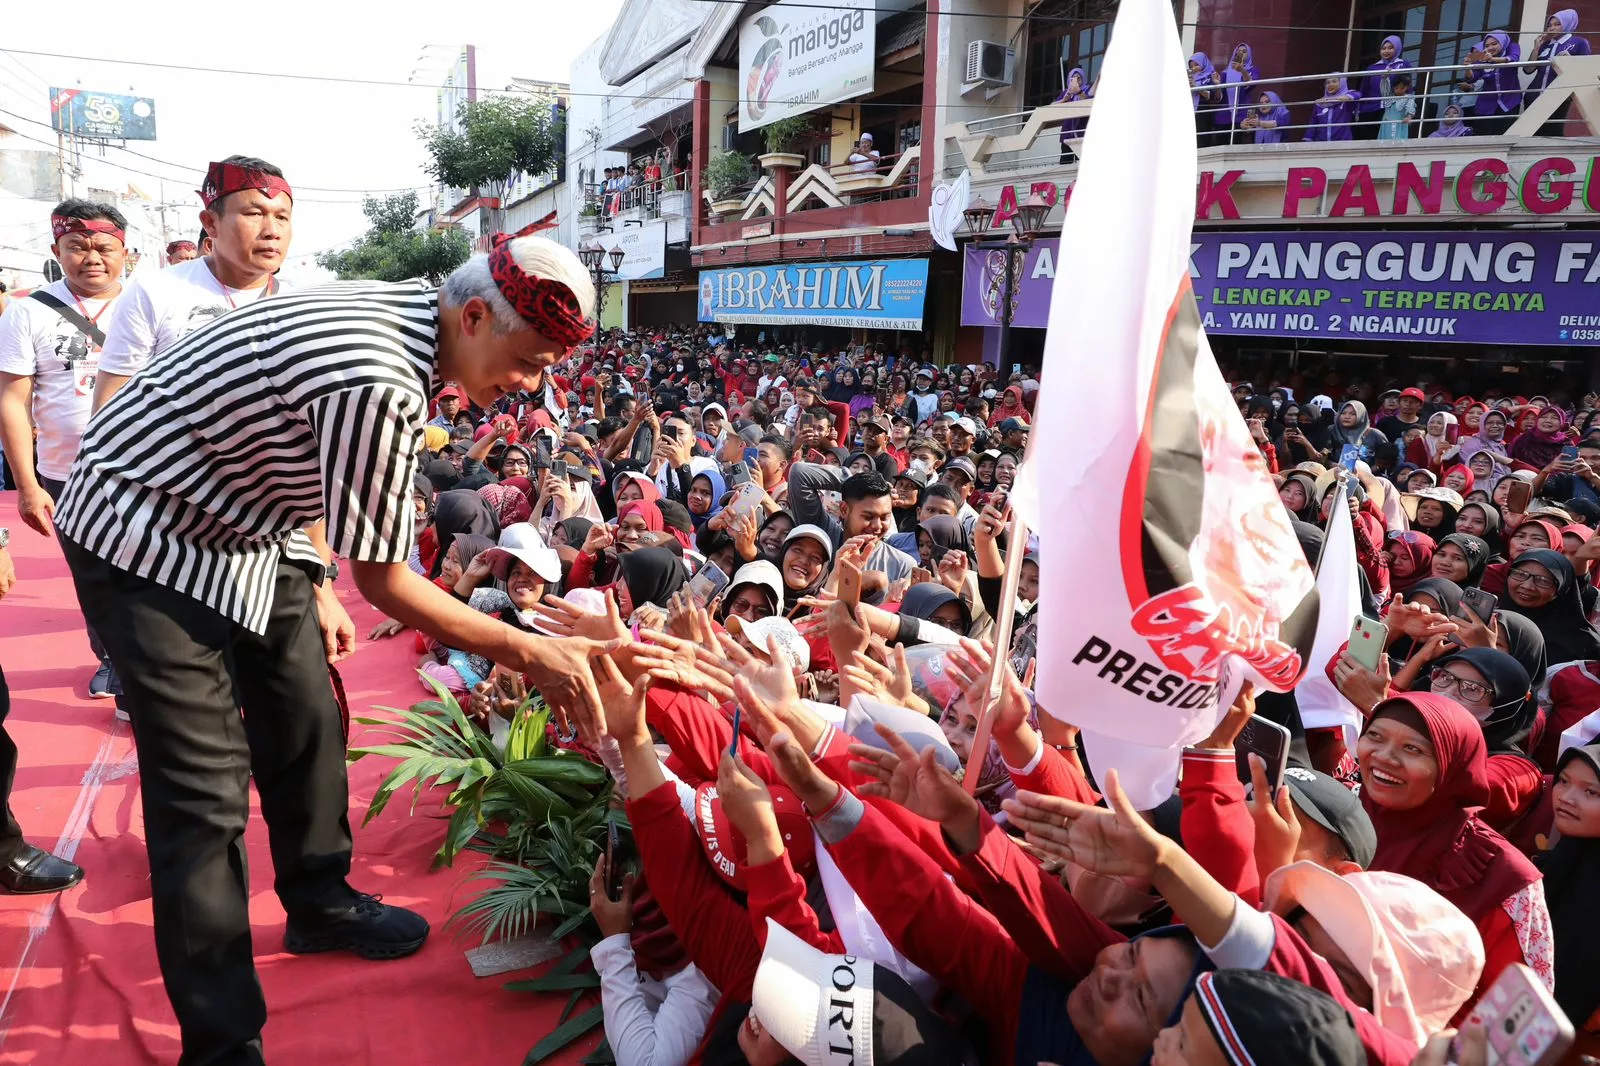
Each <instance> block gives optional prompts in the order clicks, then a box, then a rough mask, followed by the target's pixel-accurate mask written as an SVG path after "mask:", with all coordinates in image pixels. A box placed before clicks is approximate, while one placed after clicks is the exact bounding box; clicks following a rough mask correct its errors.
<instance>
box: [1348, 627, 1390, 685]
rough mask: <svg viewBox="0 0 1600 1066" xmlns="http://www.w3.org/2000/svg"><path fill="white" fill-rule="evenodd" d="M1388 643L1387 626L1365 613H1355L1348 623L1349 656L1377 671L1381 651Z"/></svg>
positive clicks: (1381, 658) (1380, 660)
mask: <svg viewBox="0 0 1600 1066" xmlns="http://www.w3.org/2000/svg"><path fill="white" fill-rule="evenodd" d="M1388 644H1389V627H1388V626H1386V625H1384V624H1383V623H1382V622H1377V621H1374V620H1373V619H1371V618H1368V617H1367V616H1366V615H1364V614H1362V615H1357V616H1356V619H1355V621H1354V622H1352V623H1351V625H1350V646H1349V648H1348V649H1347V650H1348V651H1349V652H1350V658H1352V659H1354V660H1355V661H1356V662H1358V663H1360V664H1361V665H1362V666H1364V667H1366V668H1367V669H1368V670H1371V671H1372V672H1373V673H1377V671H1378V664H1379V663H1380V662H1382V661H1383V652H1384V649H1385V648H1386V647H1388Z"/></svg>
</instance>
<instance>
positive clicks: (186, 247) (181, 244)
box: [167, 241, 199, 255]
mask: <svg viewBox="0 0 1600 1066" xmlns="http://www.w3.org/2000/svg"><path fill="white" fill-rule="evenodd" d="M198 250H199V249H197V248H195V246H194V242H193V241H173V242H172V243H171V244H169V245H167V254H168V255H171V254H172V253H173V252H182V251H190V252H194V251H198Z"/></svg>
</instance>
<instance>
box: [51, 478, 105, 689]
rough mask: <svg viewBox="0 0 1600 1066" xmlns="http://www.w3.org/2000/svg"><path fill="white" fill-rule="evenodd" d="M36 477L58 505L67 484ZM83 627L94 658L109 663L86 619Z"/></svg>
mask: <svg viewBox="0 0 1600 1066" xmlns="http://www.w3.org/2000/svg"><path fill="white" fill-rule="evenodd" d="M38 477H39V484H40V486H41V487H43V489H44V491H46V492H48V493H49V494H50V498H51V499H52V500H55V501H56V502H57V503H60V502H61V493H62V492H63V491H64V490H65V489H66V487H67V483H66V482H65V481H57V480H56V479H55V478H50V477H45V476H44V475H42V474H40V475H39V476H38ZM56 536H57V539H60V532H59V531H57V534H56ZM83 627H84V629H86V630H88V631H89V650H90V651H91V652H93V653H94V657H95V658H96V659H99V660H100V661H101V662H102V663H108V662H110V661H111V656H109V655H107V654H106V646H105V644H104V643H102V642H101V640H100V637H99V635H98V634H96V633H95V631H94V626H92V625H90V624H89V620H88V619H87V618H85V619H84V620H83Z"/></svg>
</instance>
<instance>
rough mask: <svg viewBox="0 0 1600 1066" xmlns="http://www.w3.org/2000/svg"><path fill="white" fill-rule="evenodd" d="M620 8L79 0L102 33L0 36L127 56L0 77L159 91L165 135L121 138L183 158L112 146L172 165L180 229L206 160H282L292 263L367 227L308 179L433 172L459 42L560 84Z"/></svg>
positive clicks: (364, 179)
mask: <svg viewBox="0 0 1600 1066" xmlns="http://www.w3.org/2000/svg"><path fill="white" fill-rule="evenodd" d="M621 6H622V0H581V2H578V3H570V2H566V0H532V2H530V3H526V4H495V5H493V6H491V7H489V8H483V7H478V6H475V5H471V4H428V5H422V4H405V3H394V2H386V3H380V2H377V0H320V2H313V0H278V2H275V3H272V4H266V5H257V6H253V7H252V6H249V5H246V6H242V7H240V6H235V7H229V8H218V7H217V6H216V5H215V4H199V3H194V2H192V0H176V2H172V0H166V2H160V3H148V2H147V3H143V4H129V3H126V2H123V3H110V2H106V0H80V2H79V3H77V4H75V5H74V7H73V13H72V19H71V22H72V24H73V25H75V26H78V27H90V26H93V27H98V28H99V30H100V32H95V33H70V34H62V33H61V32H60V25H59V24H58V23H57V22H56V21H55V20H52V19H49V18H29V19H17V18H11V19H8V20H7V23H6V32H5V39H4V41H3V43H0V47H3V48H4V49H5V50H6V51H8V52H9V51H13V50H15V51H18V52H29V51H32V52H50V53H72V54H75V55H83V56H95V57H103V58H107V59H117V60H126V61H130V62H126V63H102V62H90V61H88V60H86V59H53V58H46V57H44V56H38V55H16V56H15V57H14V58H13V57H12V56H8V55H3V54H0V78H4V79H5V80H6V81H8V82H10V83H11V84H12V86H13V87H16V88H25V89H27V91H28V92H29V93H30V95H31V94H32V93H33V91H34V89H35V88H37V86H36V84H35V80H34V78H33V77H31V76H30V75H29V74H28V73H27V72H26V71H19V70H18V69H17V68H18V64H19V63H20V64H23V65H25V66H26V68H28V70H29V71H31V72H32V74H34V75H37V77H38V79H39V80H42V81H44V82H47V83H48V84H49V85H54V86H63V87H81V88H84V89H95V90H99V91H102V92H112V93H126V94H130V95H136V96H148V97H152V98H153V99H154V100H155V105H156V130H157V135H158V137H159V139H158V140H156V141H145V142H129V145H128V147H129V148H132V149H133V150H135V151H138V152H142V153H144V154H146V155H150V156H155V157H157V158H159V159H162V160H170V161H172V162H174V163H178V164H182V166H179V167H174V166H169V165H163V164H161V163H155V162H152V161H150V160H147V159H139V158H135V157H133V156H129V155H126V154H125V153H122V152H118V151H115V150H113V151H111V152H110V153H109V154H108V155H107V158H108V159H111V160H115V161H117V162H120V163H122V164H124V165H125V166H127V167H132V168H135V169H138V170H145V171H149V172H151V173H153V174H158V175H161V176H162V177H170V178H171V179H172V180H170V181H167V182H166V184H165V192H166V197H167V200H168V201H169V202H182V203H185V204H187V205H189V206H188V207H186V208H185V209H184V210H183V211H180V212H178V214H177V216H175V217H181V218H182V220H183V225H182V229H183V230H184V231H185V235H188V233H189V231H192V230H197V229H198V228H199V222H198V218H197V214H198V211H199V199H198V197H196V196H195V195H194V194H193V192H192V190H193V189H195V188H197V187H198V186H199V182H200V178H201V177H202V176H203V173H204V168H205V165H206V163H207V162H208V161H210V160H213V159H220V158H222V157H223V156H227V155H231V154H234V153H242V154H246V155H255V156H259V157H261V158H263V159H266V160H269V161H270V162H273V163H275V164H277V165H278V166H280V167H282V168H283V171H284V174H285V175H286V176H287V177H288V179H289V182H290V184H292V185H294V186H295V189H296V193H297V195H296V198H295V199H296V202H295V233H294V241H293V244H292V246H291V249H290V256H291V262H290V263H289V269H291V270H292V269H296V268H299V267H301V266H303V265H304V264H305V263H306V259H300V258H297V257H302V256H303V257H309V256H310V255H311V254H312V253H315V252H317V251H319V250H322V249H325V248H328V247H331V246H335V245H338V244H340V243H342V242H344V241H346V240H349V239H350V238H352V237H355V236H357V235H359V234H360V233H362V232H363V231H364V230H365V228H366V225H365V219H364V218H363V216H362V214H361V206H360V200H361V193H360V192H358V191H357V192H323V191H314V190H313V189H311V188H309V187H311V186H318V187H322V188H326V189H340V190H373V191H377V190H391V189H396V188H400V187H407V186H422V185H425V184H426V181H427V178H426V176H425V175H424V173H423V170H422V161H423V151H422V147H421V144H420V143H419V142H418V140H417V138H416V136H415V134H414V133H413V131H412V127H413V125H414V124H415V123H416V122H417V121H419V120H426V121H429V122H431V121H433V119H434V114H435V108H436V100H435V93H434V89H435V87H436V86H437V85H438V84H439V83H440V82H441V81H442V80H443V76H444V71H445V68H446V66H447V64H448V63H449V62H450V61H452V60H453V58H454V56H455V54H456V53H457V52H458V51H459V48H460V46H461V45H462V44H475V45H477V57H478V58H477V71H478V83H479V85H480V86H484V87H493V88H502V87H504V85H505V83H506V79H507V78H509V77H512V76H517V77H526V78H535V79H540V80H547V81H561V82H565V81H567V80H568V79H569V73H570V67H571V64H572V60H573V59H574V58H575V57H576V56H577V55H578V54H579V53H580V52H581V51H583V50H584V49H585V48H586V47H588V45H589V43H590V42H591V41H593V40H594V39H595V38H596V37H598V36H599V35H601V34H602V33H604V32H606V31H607V30H608V29H609V27H610V26H611V24H612V22H613V21H614V19H615V18H616V15H617V12H618V10H619V9H620V8H621ZM490 12H492V14H490ZM452 24H454V25H453V26H452ZM452 33H454V34H459V35H460V36H459V37H455V38H452V37H451V36H450V34H452ZM429 45H437V46H442V47H437V48H433V49H428V48H427V46H429ZM137 61H146V62H159V63H179V64H194V65H196V66H203V67H215V68H222V69H226V70H230V71H243V70H250V71H272V72H278V73H288V74H302V75H318V76H325V77H326V76H333V77H342V78H367V79H373V80H379V81H387V82H405V81H406V80H407V79H408V78H409V77H410V76H411V75H412V72H413V71H416V72H417V74H416V79H415V80H416V82H417V83H418V85H417V86H415V87H413V86H372V85H350V84H340V83H336V82H323V81H293V80H287V79H281V78H258V77H250V76H245V75H240V74H213V73H205V72H197V71H189V70H169V69H159V68H154V67H145V66H139V65H136V64H137ZM37 96H38V103H39V110H38V111H35V110H33V109H32V108H29V109H28V112H27V113H28V115H29V117H34V116H36V115H37V116H40V117H45V118H47V117H48V112H47V111H46V110H45V107H46V106H47V100H46V96H47V93H46V91H45V89H44V88H37ZM19 129H21V130H22V131H23V132H25V133H27V134H28V135H29V136H40V137H45V138H46V139H49V133H48V131H46V130H43V129H41V128H40V127H38V126H33V125H28V124H19ZM128 178H129V180H130V181H132V182H134V183H136V184H138V185H139V186H140V187H141V188H143V189H145V190H146V191H147V192H149V193H150V194H151V195H152V196H157V195H159V193H160V185H161V183H160V182H159V181H157V180H156V179H155V178H151V177H146V176H142V175H137V174H130V175H128ZM317 201H339V202H336V203H323V202H317ZM191 212H192V213H191Z"/></svg>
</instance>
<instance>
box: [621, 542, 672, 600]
mask: <svg viewBox="0 0 1600 1066" xmlns="http://www.w3.org/2000/svg"><path fill="white" fill-rule="evenodd" d="M617 576H618V580H620V581H625V582H627V585H628V595H629V596H631V597H632V598H633V605H634V607H636V608H637V607H640V606H643V605H644V604H647V603H650V604H654V605H655V606H657V607H661V608H663V609H665V608H666V606H667V605H668V603H669V602H671V600H672V594H673V593H674V592H677V591H678V590H679V589H681V588H682V587H683V584H684V582H686V581H688V580H689V574H688V571H686V570H684V568H683V560H681V559H679V558H678V557H677V556H676V555H674V554H672V553H671V552H670V551H668V550H667V549H665V548H639V549H637V550H636V551H631V552H629V553H628V554H626V555H624V556H623V557H622V559H621V561H620V563H619V564H618V574H617Z"/></svg>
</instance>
